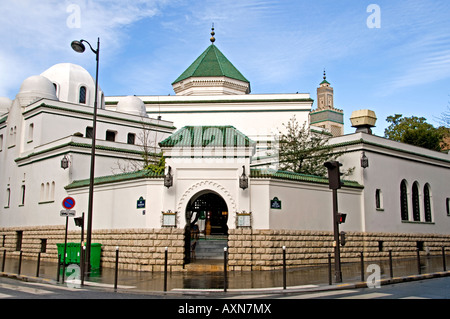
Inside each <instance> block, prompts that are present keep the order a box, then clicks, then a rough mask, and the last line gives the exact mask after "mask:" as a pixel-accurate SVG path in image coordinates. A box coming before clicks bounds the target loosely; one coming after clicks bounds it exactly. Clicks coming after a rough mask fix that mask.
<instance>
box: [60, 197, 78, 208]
mask: <svg viewBox="0 0 450 319" xmlns="http://www.w3.org/2000/svg"><path fill="white" fill-rule="evenodd" d="M62 205H63V207H64V208H65V209H72V208H74V206H75V199H73V198H72V197H66V198H64V200H63V202H62Z"/></svg>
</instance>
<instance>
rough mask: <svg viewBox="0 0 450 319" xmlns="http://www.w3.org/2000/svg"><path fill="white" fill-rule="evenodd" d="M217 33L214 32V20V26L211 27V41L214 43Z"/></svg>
mask: <svg viewBox="0 0 450 319" xmlns="http://www.w3.org/2000/svg"><path fill="white" fill-rule="evenodd" d="M215 34H216V33H215V32H214V22H213V24H212V28H211V39H210V40H211V43H213V44H214V42H215V41H216V38H214V35H215Z"/></svg>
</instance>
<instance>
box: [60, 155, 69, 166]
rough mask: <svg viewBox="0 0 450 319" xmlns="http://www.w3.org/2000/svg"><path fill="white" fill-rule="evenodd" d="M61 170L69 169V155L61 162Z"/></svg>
mask: <svg viewBox="0 0 450 319" xmlns="http://www.w3.org/2000/svg"><path fill="white" fill-rule="evenodd" d="M61 168H62V169H67V168H69V158H68V157H67V155H64V157H63V158H62V160H61Z"/></svg>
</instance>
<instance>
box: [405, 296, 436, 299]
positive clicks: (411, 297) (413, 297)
mask: <svg viewBox="0 0 450 319" xmlns="http://www.w3.org/2000/svg"><path fill="white" fill-rule="evenodd" d="M400 299H430V298H426V297H416V296H409V297H403V298H400Z"/></svg>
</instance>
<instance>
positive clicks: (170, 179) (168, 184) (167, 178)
mask: <svg viewBox="0 0 450 319" xmlns="http://www.w3.org/2000/svg"><path fill="white" fill-rule="evenodd" d="M171 170H172V167H170V166H169V169H168V170H167V174H166V175H165V176H164V186H166V187H167V188H170V187H172V186H173V175H172V174H171Z"/></svg>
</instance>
